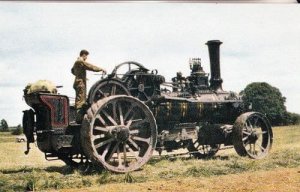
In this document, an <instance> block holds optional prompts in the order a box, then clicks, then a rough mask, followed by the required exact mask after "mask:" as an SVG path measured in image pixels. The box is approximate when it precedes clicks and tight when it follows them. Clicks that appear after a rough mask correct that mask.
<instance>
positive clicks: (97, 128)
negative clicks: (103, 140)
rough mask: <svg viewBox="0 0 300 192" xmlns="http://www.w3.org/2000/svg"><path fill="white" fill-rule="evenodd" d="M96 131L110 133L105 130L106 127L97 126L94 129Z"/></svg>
mask: <svg viewBox="0 0 300 192" xmlns="http://www.w3.org/2000/svg"><path fill="white" fill-rule="evenodd" d="M94 129H95V130H98V131H103V132H108V129H107V128H105V127H99V126H96V127H94Z"/></svg>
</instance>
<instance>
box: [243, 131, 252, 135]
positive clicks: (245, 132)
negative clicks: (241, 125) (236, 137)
mask: <svg viewBox="0 0 300 192" xmlns="http://www.w3.org/2000/svg"><path fill="white" fill-rule="evenodd" d="M243 133H244V134H246V135H248V136H249V135H251V133H249V132H247V131H243Z"/></svg>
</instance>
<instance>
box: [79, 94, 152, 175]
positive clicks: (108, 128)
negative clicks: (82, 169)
mask: <svg viewBox="0 0 300 192" xmlns="http://www.w3.org/2000/svg"><path fill="white" fill-rule="evenodd" d="M81 131H82V134H81V136H82V138H81V140H82V147H83V149H84V152H85V154H86V155H87V156H88V157H89V159H91V160H92V161H93V162H95V163H97V164H101V165H103V166H104V167H105V168H106V169H108V170H110V171H113V172H121V173H125V172H129V171H134V170H137V169H139V168H140V167H141V166H142V165H144V164H145V163H146V162H147V161H148V160H149V159H150V157H151V156H152V153H153V151H154V149H155V145H156V140H157V127H156V122H155V119H154V116H153V114H152V112H151V111H150V109H149V108H148V107H147V106H146V105H145V104H144V103H142V102H141V101H139V100H138V99H136V98H134V97H131V96H126V95H115V96H110V97H107V98H104V99H101V100H99V101H98V102H96V103H94V104H93V105H92V106H91V108H90V109H89V110H88V111H87V115H85V118H84V121H83V125H82V128H81Z"/></svg>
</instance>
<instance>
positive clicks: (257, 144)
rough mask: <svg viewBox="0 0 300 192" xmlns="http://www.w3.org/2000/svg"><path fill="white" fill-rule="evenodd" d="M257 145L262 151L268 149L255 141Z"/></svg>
mask: <svg viewBox="0 0 300 192" xmlns="http://www.w3.org/2000/svg"><path fill="white" fill-rule="evenodd" d="M255 145H257V146H258V147H259V148H260V149H261V151H262V152H265V151H266V149H265V148H263V147H262V146H261V145H259V144H257V143H255Z"/></svg>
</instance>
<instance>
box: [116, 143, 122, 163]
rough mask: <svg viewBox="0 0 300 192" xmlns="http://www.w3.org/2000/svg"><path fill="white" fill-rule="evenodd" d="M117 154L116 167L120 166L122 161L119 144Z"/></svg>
mask: <svg viewBox="0 0 300 192" xmlns="http://www.w3.org/2000/svg"><path fill="white" fill-rule="evenodd" d="M117 156H118V167H121V165H122V162H121V154H120V147H119V146H118V148H117Z"/></svg>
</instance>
